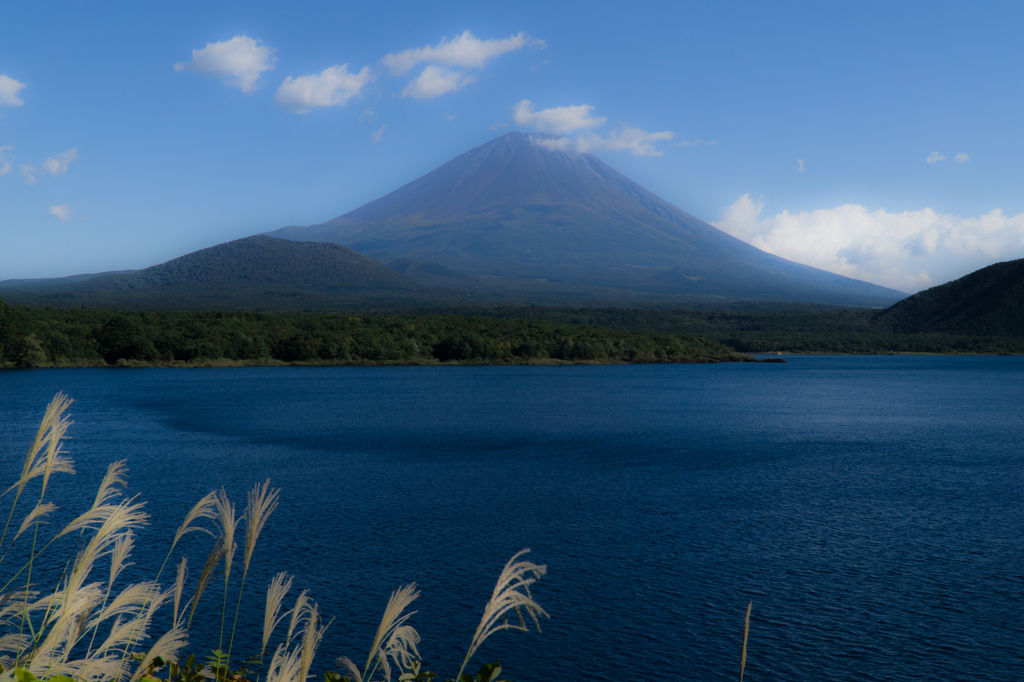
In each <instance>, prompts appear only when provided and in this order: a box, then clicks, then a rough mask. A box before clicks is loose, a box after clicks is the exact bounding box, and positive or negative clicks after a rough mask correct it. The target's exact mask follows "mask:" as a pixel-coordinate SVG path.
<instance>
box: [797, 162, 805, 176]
mask: <svg viewBox="0 0 1024 682" xmlns="http://www.w3.org/2000/svg"><path fill="white" fill-rule="evenodd" d="M796 172H797V173H803V172H804V160H803V159H797V160H796Z"/></svg>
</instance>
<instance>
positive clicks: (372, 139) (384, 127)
mask: <svg viewBox="0 0 1024 682" xmlns="http://www.w3.org/2000/svg"><path fill="white" fill-rule="evenodd" d="M387 131H388V124H387V123H385V124H384V125H382V126H381V127H380V128H377V130H375V131H373V133H372V134H371V135H370V142H380V138H381V136H383V135H384V133H386V132H387Z"/></svg>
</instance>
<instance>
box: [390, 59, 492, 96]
mask: <svg viewBox="0 0 1024 682" xmlns="http://www.w3.org/2000/svg"><path fill="white" fill-rule="evenodd" d="M475 80H476V77H475V76H470V75H468V74H466V73H465V72H464V71H458V70H455V69H446V68H443V67H440V66H434V65H430V66H428V67H426V68H425V69H423V72H422V73H421V74H420V75H419V76H417V77H416V78H413V79H412V80H411V81H409V84H408V85H406V86H405V88H403V90H402V97H412V98H413V99H434V98H435V97H440V96H441V95H446V94H448V93H449V92H457V91H459V90H461V89H462V88H464V87H466V86H467V85H469V84H470V83H472V82H473V81H475Z"/></svg>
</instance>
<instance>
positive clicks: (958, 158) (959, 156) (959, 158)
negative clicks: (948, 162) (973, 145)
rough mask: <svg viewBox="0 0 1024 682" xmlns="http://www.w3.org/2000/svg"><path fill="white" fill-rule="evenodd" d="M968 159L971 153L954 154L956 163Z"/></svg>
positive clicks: (965, 161)
mask: <svg viewBox="0 0 1024 682" xmlns="http://www.w3.org/2000/svg"><path fill="white" fill-rule="evenodd" d="M970 160H971V155H970V154H957V155H956V162H957V163H967V162H968V161H970Z"/></svg>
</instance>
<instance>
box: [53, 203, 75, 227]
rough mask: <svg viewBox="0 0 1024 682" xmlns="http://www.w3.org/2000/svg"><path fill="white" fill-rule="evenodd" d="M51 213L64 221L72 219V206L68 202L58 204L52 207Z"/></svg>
mask: <svg viewBox="0 0 1024 682" xmlns="http://www.w3.org/2000/svg"><path fill="white" fill-rule="evenodd" d="M50 215H52V216H55V217H56V218H57V219H58V220H60V221H61V222H62V223H66V222H67V221H69V220H71V207H70V206H68V205H67V204H58V205H57V206H51V207H50Z"/></svg>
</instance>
